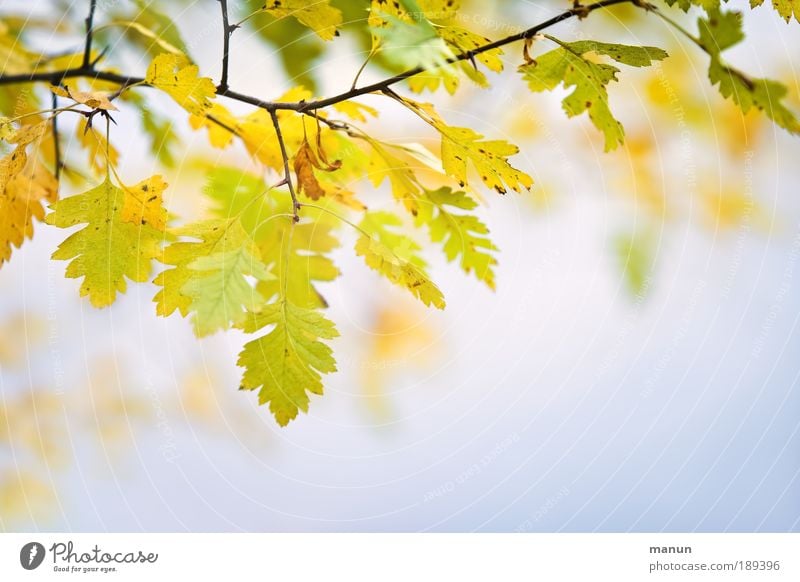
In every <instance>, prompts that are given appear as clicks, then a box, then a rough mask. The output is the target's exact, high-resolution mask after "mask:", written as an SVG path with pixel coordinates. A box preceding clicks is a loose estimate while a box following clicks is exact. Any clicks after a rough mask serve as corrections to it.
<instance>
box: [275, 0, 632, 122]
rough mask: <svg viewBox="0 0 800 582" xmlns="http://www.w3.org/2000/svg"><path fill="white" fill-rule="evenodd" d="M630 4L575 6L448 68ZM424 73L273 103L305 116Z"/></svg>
mask: <svg viewBox="0 0 800 582" xmlns="http://www.w3.org/2000/svg"><path fill="white" fill-rule="evenodd" d="M628 3H630V4H635V5H637V6H638V5H639V0H600V1H599V2H595V3H594V4H589V5H587V6H582V5H580V4H578V5H576V6H574V7H572V8H571V9H569V10H566V11H564V12H562V13H561V14H558V15H556V16H554V17H553V18H550V19H549V20H545V21H544V22H542V23H540V24H537V25H535V26H532V27H531V28H528V29H527V30H524V31H522V32H520V33H518V34H513V35H511V36H507V37H505V38H502V39H500V40H496V41H494V42H490V43H488V44H485V45H483V46H480V47H478V48H476V49H473V50H471V51H467V52H464V53H461V54H459V55H456V56H455V57H453V58H451V59H448V60H447V64H449V65H452V64H455V63H458V62H461V61H467V60H469V61H472V60H473V59H474V58H475V57H476V56H478V55H480V54H483V53H485V52H488V51H491V50H494V49H497V48H501V47H503V46H505V45H508V44H512V43H515V42H519V41H522V40H527V39H529V38H532V37H534V36H535V35H537V34H538V33H539V32H541V31H542V30H544V29H546V28H550V27H551V26H555V25H556V24H558V23H559V22H563V21H564V20H568V19H570V18H572V17H574V16H578V17H579V18H585V17H586V16H587V15H588V14H590V13H591V12H594V11H595V10H599V9H601V8H608V7H610V6H614V5H616V4H628ZM424 72H425V69H423V68H422V67H417V68H416V69H410V70H408V71H405V72H403V73H400V74H399V75H395V76H394V77H390V78H389V79H385V80H383V81H380V82H378V83H373V84H371V85H367V86H365V87H361V88H358V89H351V90H349V91H346V92H344V93H340V94H339V95H334V96H333V97H328V98H327V99H319V100H317V101H309V102H303V103H280V102H275V103H272V106H273V107H274V108H275V109H291V110H294V111H298V112H301V113H302V112H304V111H309V110H315V109H322V108H325V107H329V106H331V105H335V104H337V103H341V102H342V101H348V100H349V99H353V98H354V97H359V96H361V95H366V94H368V93H376V92H382V91H384V90H385V89H388V88H389V87H391V86H392V85H396V84H397V83H399V82H400V81H405V80H406V79H408V78H410V77H414V76H415V75H419V74H421V73H424Z"/></svg>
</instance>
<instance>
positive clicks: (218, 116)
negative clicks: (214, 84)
mask: <svg viewBox="0 0 800 582" xmlns="http://www.w3.org/2000/svg"><path fill="white" fill-rule="evenodd" d="M238 123H239V122H238V120H237V119H236V117H234V115H233V114H232V113H231V112H230V111H228V109H227V108H226V107H224V106H222V105H220V104H219V103H212V104H211V107H210V109H209V110H208V111H206V112H204V113H203V114H202V115H195V114H192V115H191V116H190V117H189V125H191V126H192V129H200V128H203V127H205V128H206V129H207V130H208V140H209V141H210V142H211V145H212V146H213V147H215V148H220V149H223V148H226V147H228V146H229V145H230V144H231V142H232V141H233V137H234V135H235V131H236V128H237V126H238ZM231 130H233V131H231Z"/></svg>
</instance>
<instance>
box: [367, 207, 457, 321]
mask: <svg viewBox="0 0 800 582" xmlns="http://www.w3.org/2000/svg"><path fill="white" fill-rule="evenodd" d="M401 225H402V222H401V220H400V219H399V218H398V217H397V216H395V215H394V214H390V213H388V212H370V213H367V214H366V215H365V216H364V219H363V220H362V221H361V224H360V225H359V228H360V229H361V230H362V231H364V233H365V234H362V235H361V236H360V237H359V238H358V240H357V241H356V254H357V255H358V256H361V257H364V261H365V262H366V263H367V266H368V267H370V268H371V269H373V270H374V271H376V272H378V273H380V274H381V275H383V276H384V277H386V278H387V279H388V280H389V281H391V282H392V283H394V284H395V285H398V286H400V287H404V288H405V289H407V290H408V291H410V292H411V294H412V295H414V296H415V297H416V298H417V299H419V300H420V301H422V303H424V304H425V305H427V306H429V307H430V306H431V305H433V306H434V307H436V308H438V309H444V307H445V301H444V296H443V295H442V292H441V291H440V290H439V288H438V287H437V286H436V285H435V284H434V283H433V282H432V281H431V280H430V279H429V278H428V275H427V274H426V273H425V262H424V261H423V260H422V258H421V257H420V256H419V254H418V253H419V251H420V247H419V245H418V244H417V243H415V242H414V241H412V240H411V239H410V238H408V237H406V236H404V235H402V234H399V233H397V232H394V230H395V229H396V228H397V227H399V226H401Z"/></svg>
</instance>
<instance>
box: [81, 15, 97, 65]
mask: <svg viewBox="0 0 800 582" xmlns="http://www.w3.org/2000/svg"><path fill="white" fill-rule="evenodd" d="M96 9H97V0H89V16H87V17H86V46H85V47H84V49H83V68H84V69H92V68H93V67H94V65H93V63H92V62H91V58H92V36H93V35H94V11H95V10H96Z"/></svg>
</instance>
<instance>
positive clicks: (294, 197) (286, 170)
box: [269, 109, 300, 222]
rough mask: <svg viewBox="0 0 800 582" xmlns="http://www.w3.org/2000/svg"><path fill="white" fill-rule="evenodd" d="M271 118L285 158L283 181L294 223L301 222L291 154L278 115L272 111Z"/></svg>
mask: <svg viewBox="0 0 800 582" xmlns="http://www.w3.org/2000/svg"><path fill="white" fill-rule="evenodd" d="M269 115H270V117H271V118H272V125H274V126H275V135H277V136H278V145H280V148H281V156H282V157H283V179H284V181H285V182H286V186H288V188H289V195H290V196H291V197H292V212H293V214H294V221H295V222H299V221H300V215H299V213H298V211H299V210H300V203H299V202H298V201H297V195H296V194H295V192H294V186H293V185H292V172H291V169H290V168H289V153H288V152H287V151H286V142H285V141H284V139H283V133H282V132H281V124H280V121H279V120H278V113H277V112H276V111H275V110H274V109H271V110H270V112H269Z"/></svg>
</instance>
